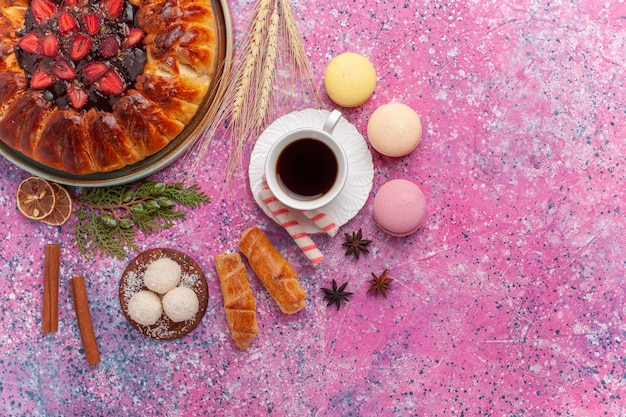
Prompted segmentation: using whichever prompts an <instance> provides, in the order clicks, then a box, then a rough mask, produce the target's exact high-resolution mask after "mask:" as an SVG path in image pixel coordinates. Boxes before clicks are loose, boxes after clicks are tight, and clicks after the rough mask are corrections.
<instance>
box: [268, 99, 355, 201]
mask: <svg viewBox="0 0 626 417" xmlns="http://www.w3.org/2000/svg"><path fill="white" fill-rule="evenodd" d="M341 117H342V114H341V112H340V111H338V110H333V111H332V112H331V113H330V115H329V116H328V118H327V119H326V121H325V123H324V126H323V127H322V129H318V128H315V127H301V128H298V129H295V130H291V131H289V132H287V133H285V134H284V135H283V136H281V137H279V138H278V139H277V140H276V142H274V143H273V144H272V146H271V147H270V150H269V152H268V153H267V158H266V160H265V180H266V181H267V185H268V187H269V189H270V191H272V193H273V194H274V196H275V197H276V198H277V199H278V200H279V201H280V202H281V203H283V204H284V205H286V206H287V207H291V208H294V209H297V210H314V209H318V208H320V207H323V206H325V205H326V204H328V203H330V202H331V201H333V200H334V199H335V198H336V197H337V196H338V195H339V193H340V192H341V190H342V189H343V187H344V185H345V183H346V179H347V178H348V157H347V155H346V151H345V150H344V149H343V147H342V146H341V143H340V142H339V140H338V139H337V138H336V137H335V136H333V130H334V129H335V126H336V125H337V123H338V122H339V120H340V119H341Z"/></svg>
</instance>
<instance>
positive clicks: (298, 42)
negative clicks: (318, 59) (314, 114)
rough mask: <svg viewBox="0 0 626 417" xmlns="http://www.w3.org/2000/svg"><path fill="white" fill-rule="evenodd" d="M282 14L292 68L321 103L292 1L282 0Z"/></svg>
mask: <svg viewBox="0 0 626 417" xmlns="http://www.w3.org/2000/svg"><path fill="white" fill-rule="evenodd" d="M280 6H281V13H282V16H283V22H284V26H285V27H284V31H285V34H284V38H285V43H286V46H287V51H288V54H289V57H290V58H291V62H292V66H293V68H294V69H295V70H296V73H297V74H298V75H299V76H300V80H301V81H302V82H303V84H304V85H305V87H308V88H309V90H310V92H311V93H312V95H313V96H314V97H315V99H316V100H317V102H318V103H320V102H321V98H320V95H319V91H318V89H317V88H316V86H315V85H314V83H313V71H312V70H311V65H310V63H309V60H308V58H307V55H306V51H305V50H304V42H303V40H302V35H301V34H300V30H299V29H298V25H297V23H296V17H295V15H294V13H293V8H292V7H291V0H281V1H280Z"/></svg>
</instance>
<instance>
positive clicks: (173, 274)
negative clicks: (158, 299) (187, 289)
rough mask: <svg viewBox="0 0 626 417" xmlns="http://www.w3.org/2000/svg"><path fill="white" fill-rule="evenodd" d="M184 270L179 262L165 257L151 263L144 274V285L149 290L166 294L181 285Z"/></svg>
mask: <svg viewBox="0 0 626 417" xmlns="http://www.w3.org/2000/svg"><path fill="white" fill-rule="evenodd" d="M181 275H182V269H181V267H180V265H179V264H178V262H176V261H173V260H171V259H170V258H167V257H164V258H159V259H157V260H156V261H152V262H150V264H148V266H147V268H146V272H144V274H143V283H144V284H145V285H146V287H148V289H149V290H151V291H154V292H156V293H158V294H165V293H167V292H168V291H170V290H172V289H174V288H176V287H177V286H178V284H179V283H180V277H181Z"/></svg>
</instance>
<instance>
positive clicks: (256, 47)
mask: <svg viewBox="0 0 626 417" xmlns="http://www.w3.org/2000/svg"><path fill="white" fill-rule="evenodd" d="M269 10H270V0H259V1H258V3H257V6H256V10H255V17H254V20H253V23H252V28H251V32H250V37H249V39H248V45H247V46H246V52H245V55H244V56H243V63H242V66H241V69H240V73H239V77H238V80H237V88H236V91H235V97H234V101H233V106H232V111H231V121H233V120H237V119H239V118H240V117H241V116H243V115H245V106H246V104H247V102H248V95H249V94H250V86H251V85H252V77H253V74H254V71H255V66H256V64H257V63H258V60H259V56H260V55H261V48H262V47H263V38H264V36H265V30H266V28H267V16H268V14H269Z"/></svg>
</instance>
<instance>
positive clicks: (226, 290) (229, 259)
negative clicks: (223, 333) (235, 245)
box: [214, 253, 259, 349]
mask: <svg viewBox="0 0 626 417" xmlns="http://www.w3.org/2000/svg"><path fill="white" fill-rule="evenodd" d="M214 262H215V270H216V271H217V275H218V276H219V278H220V287H221V289H222V296H223V297H224V311H225V313H226V322H227V323H228V328H229V329H230V334H231V336H232V337H233V340H234V341H235V344H236V345H237V346H239V347H240V348H241V349H246V348H247V347H248V346H249V345H250V342H252V341H253V340H254V339H256V337H257V336H258V334H259V325H258V323H257V319H256V303H255V302H254V295H253V294H252V290H251V289H250V284H249V283H248V274H247V273H246V268H245V266H244V264H243V261H242V260H241V256H239V254H238V253H222V254H219V255H217V256H216V257H215V259H214Z"/></svg>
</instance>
